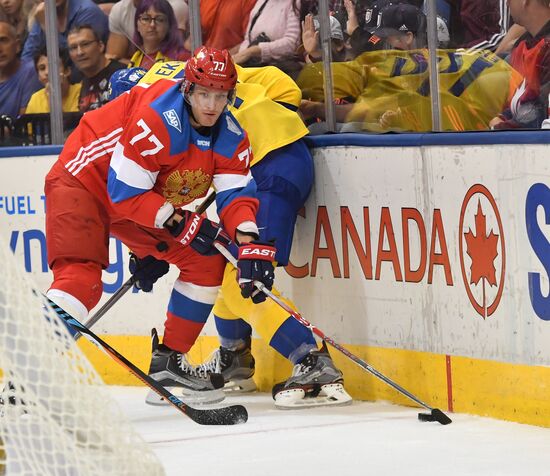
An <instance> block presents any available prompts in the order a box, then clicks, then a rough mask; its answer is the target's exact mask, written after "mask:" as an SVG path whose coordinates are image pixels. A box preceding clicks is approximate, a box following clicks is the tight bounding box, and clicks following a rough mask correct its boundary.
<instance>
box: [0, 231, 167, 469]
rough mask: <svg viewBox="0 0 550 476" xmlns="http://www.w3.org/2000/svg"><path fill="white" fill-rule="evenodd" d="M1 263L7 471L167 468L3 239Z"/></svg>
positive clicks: (1, 430)
mask: <svg viewBox="0 0 550 476" xmlns="http://www.w3.org/2000/svg"><path fill="white" fill-rule="evenodd" d="M0 264H1V275H0V392H1V393H0V398H1V402H2V404H1V405H0V475H2V476H3V475H6V476H11V475H17V476H22V475H29V476H50V475H51V476H57V475H63V476H69V475H70V476H73V475H74V476H87V475H90V476H92V475H93V476H100V475H116V476H124V475H136V476H138V475H139V476H142V475H147V476H154V475H162V474H164V471H163V469H162V465H161V464H160V463H159V461H158V460H157V458H156V456H155V455H154V454H153V452H152V450H151V449H150V448H149V447H148V446H147V445H146V443H145V442H144V441H143V440H142V439H141V438H140V437H139V435H138V434H137V433H136V432H135V430H134V429H133V428H132V427H131V425H130V423H129V422H128V421H127V419H126V418H125V416H124V415H123V413H122V412H121V410H120V408H119V407H118V406H117V404H116V403H115V402H114V401H113V400H112V398H111V397H110V396H109V392H108V391H107V388H106V386H105V384H104V383H103V382H102V381H101V378H100V377H99V375H98V374H97V372H96V371H95V370H94V368H93V367H92V365H91V364H90V363H89V361H88V360H87V359H86V357H85V356H84V354H83V353H82V352H81V351H80V349H79V348H78V347H77V346H76V344H75V342H74V340H73V338H72V337H71V335H70V334H69V332H68V331H67V329H66V328H65V326H64V324H63V323H62V322H61V320H60V319H59V318H58V317H57V315H56V314H55V312H54V311H53V310H52V309H51V308H50V307H49V306H44V302H43V298H42V297H41V296H40V295H38V294H37V293H35V292H33V286H32V285H31V283H30V280H29V277H28V275H26V274H25V273H24V271H23V270H22V269H20V267H22V266H19V265H18V264H17V263H16V261H15V258H14V256H13V255H12V253H11V251H10V249H9V247H8V245H7V244H6V243H5V242H3V241H2V240H0ZM2 389H3V390H2Z"/></svg>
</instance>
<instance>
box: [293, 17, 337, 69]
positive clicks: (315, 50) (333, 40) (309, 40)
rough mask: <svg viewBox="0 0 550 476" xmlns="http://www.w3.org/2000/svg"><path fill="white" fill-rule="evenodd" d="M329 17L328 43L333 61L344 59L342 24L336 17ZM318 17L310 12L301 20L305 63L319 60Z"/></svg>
mask: <svg viewBox="0 0 550 476" xmlns="http://www.w3.org/2000/svg"><path fill="white" fill-rule="evenodd" d="M329 19H330V44H331V49H332V60H333V61H345V59H346V45H345V43H344V33H343V31H342V25H340V22H339V21H338V19H337V18H335V17H333V16H329ZM319 28H320V25H319V19H318V18H314V17H313V15H312V14H308V15H306V17H305V19H304V21H303V22H302V44H303V46H304V58H305V61H306V63H316V62H317V61H321V42H320V40H319V36H320V32H319Z"/></svg>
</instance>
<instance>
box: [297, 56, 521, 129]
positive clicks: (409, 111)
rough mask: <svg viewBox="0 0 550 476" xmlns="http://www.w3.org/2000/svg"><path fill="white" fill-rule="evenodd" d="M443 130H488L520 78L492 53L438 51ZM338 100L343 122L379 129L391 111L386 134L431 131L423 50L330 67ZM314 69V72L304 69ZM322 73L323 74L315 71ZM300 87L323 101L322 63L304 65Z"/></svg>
mask: <svg viewBox="0 0 550 476" xmlns="http://www.w3.org/2000/svg"><path fill="white" fill-rule="evenodd" d="M437 56H438V71H439V83H440V85H439V91H440V104H441V119H442V127H443V130H446V131H465V130H486V129H488V128H489V121H490V120H491V119H492V118H493V117H495V116H497V115H498V114H499V113H500V112H501V111H502V110H503V108H504V106H505V104H506V100H507V97H508V94H509V91H510V90H511V88H515V87H516V86H517V85H518V84H520V83H521V78H520V77H519V74H518V73H517V72H516V71H515V70H514V69H513V68H512V67H510V65H509V64H508V63H506V62H505V61H503V60H502V59H500V58H499V57H498V56H495V55H494V54H493V53H491V52H490V51H478V52H474V53H467V52H459V51H455V50H438V51H437ZM332 67H333V77H334V90H335V97H336V98H351V102H354V106H353V108H352V109H351V112H350V113H349V114H348V115H347V117H346V122H360V123H362V124H363V126H362V128H363V129H364V130H371V131H383V130H388V129H383V128H382V127H381V126H380V124H379V120H380V118H381V116H382V115H383V114H384V113H385V112H387V111H393V112H395V115H394V117H393V121H392V124H391V127H390V130H403V131H416V132H423V131H429V130H432V119H431V98H430V83H429V61H428V51H427V50H412V51H400V50H387V51H373V52H366V53H364V54H362V55H360V56H358V57H357V58H356V59H355V60H353V61H350V62H346V63H333V65H332ZM309 69H313V71H308V70H309ZM319 72H321V73H319ZM297 82H298V84H299V86H300V87H301V88H302V91H304V96H305V95H306V93H305V91H308V92H310V94H309V95H310V96H311V98H312V100H316V101H322V100H323V89H322V65H317V64H313V65H311V66H308V67H306V69H304V71H303V76H301V77H299V78H298V81H297Z"/></svg>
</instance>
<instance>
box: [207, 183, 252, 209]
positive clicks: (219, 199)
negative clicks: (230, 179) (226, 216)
mask: <svg viewBox="0 0 550 476" xmlns="http://www.w3.org/2000/svg"><path fill="white" fill-rule="evenodd" d="M237 198H256V182H255V181H254V179H252V180H250V182H248V184H247V185H246V187H242V188H232V189H229V190H224V191H223V192H219V193H218V192H216V207H217V209H218V214H221V213H222V212H223V209H224V208H225V207H226V206H227V205H229V204H230V203H231V202H232V201H233V200H235V199H237Z"/></svg>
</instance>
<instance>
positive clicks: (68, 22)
mask: <svg viewBox="0 0 550 476" xmlns="http://www.w3.org/2000/svg"><path fill="white" fill-rule="evenodd" d="M55 5H56V12H57V28H58V31H59V35H58V38H59V47H60V48H66V47H67V34H68V32H70V31H71V30H72V29H73V28H75V27H77V26H80V25H91V26H92V27H93V29H94V31H96V32H97V34H98V38H99V39H100V40H101V41H107V36H108V33H109V24H108V21H107V16H106V15H105V14H104V13H103V12H102V11H101V9H100V8H99V7H98V6H97V5H96V4H95V3H94V2H93V1H92V0H56V3H55ZM44 31H45V6H44V2H41V3H40V4H39V5H38V7H37V9H36V21H35V23H34V25H33V27H32V29H31V31H30V33H29V36H28V38H27V41H26V42H25V46H24V47H23V53H22V55H21V57H22V58H29V59H32V58H34V56H35V55H36V54H37V53H38V52H40V50H41V49H42V48H44V47H45V46H46V35H45V34H44Z"/></svg>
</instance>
